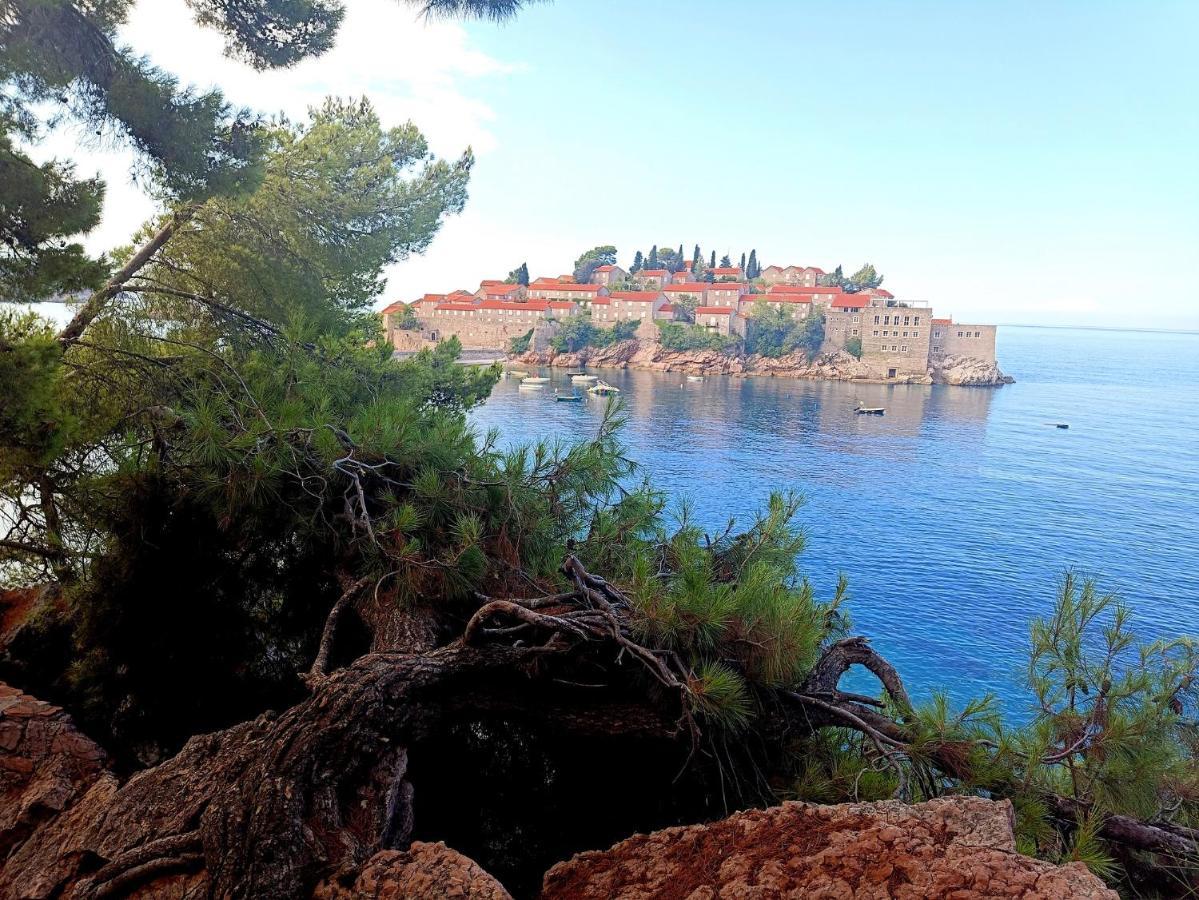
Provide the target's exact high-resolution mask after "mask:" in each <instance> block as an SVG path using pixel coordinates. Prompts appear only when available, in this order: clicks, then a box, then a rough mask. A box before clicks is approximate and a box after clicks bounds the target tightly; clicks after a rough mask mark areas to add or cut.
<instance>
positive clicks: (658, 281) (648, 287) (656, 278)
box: [633, 269, 670, 291]
mask: <svg viewBox="0 0 1199 900" xmlns="http://www.w3.org/2000/svg"><path fill="white" fill-rule="evenodd" d="M633 280H634V281H635V282H637V284H639V285H640V286H641V290H643V291H660V290H662V288H664V287H666V285H668V284H670V273H669V272H667V271H666V270H665V269H642V270H641V271H640V272H638V273H637V274H636V275H634V276H633Z"/></svg>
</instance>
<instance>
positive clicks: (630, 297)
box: [381, 246, 1013, 386]
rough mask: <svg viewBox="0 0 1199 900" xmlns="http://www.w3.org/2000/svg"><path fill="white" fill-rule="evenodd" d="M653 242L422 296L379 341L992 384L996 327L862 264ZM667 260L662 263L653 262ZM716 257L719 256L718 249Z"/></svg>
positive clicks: (542, 360) (529, 359) (402, 347)
mask: <svg viewBox="0 0 1199 900" xmlns="http://www.w3.org/2000/svg"><path fill="white" fill-rule="evenodd" d="M696 250H697V252H696V255H695V257H694V258H693V259H692V260H689V261H684V260H683V259H682V254H681V248H680V252H678V253H675V252H674V251H659V250H658V249H657V247H654V248H653V250H651V252H650V257H649V259H648V261H647V260H646V259H645V257H644V256H643V254H641V253H640V252H638V254H637V257H636V258H635V260H634V264H633V265H632V266H631V267H630V269H629V270H625V269H623V268H621V267H620V266H618V265H617V264H616V263H615V250H614V248H612V247H610V246H602V247H597V248H595V249H594V250H591V251H588V252H587V253H585V254H583V256H581V257H580V258H579V260H578V261H576V265H575V270H574V272H573V273H572V274H568V275H558V276H546V277H540V278H537V279H534V280H531V281H530V280H529V278H528V270H527V267H526V266H523V265H522V266H521V267H519V268H518V269H516V270H514V271H513V272H512V273H511V274H510V275H509V276H508V278H507V279H503V280H500V279H494V280H484V281H483V282H482V283H481V284H480V285H479V287H478V289H477V290H475V291H467V290H461V289H460V290H455V291H452V292H450V293H444V294H438V293H429V294H425V295H423V296H422V297H420V298H418V299H416V300H414V301H411V302H396V303H392V304H391V305H389V306H387V307H386V308H385V309H383V310H382V312H381V315H382V318H383V327H384V330H385V332H386V335H387V340H388V341H389V342H390V343H391V345H392V346H393V347H394V348H395V350H396V352H397V353H401V354H404V353H411V352H413V351H416V350H420V349H422V348H424V347H427V346H432V345H435V344H437V343H438V342H440V341H444V340H447V339H449V338H450V337H454V338H457V339H458V341H459V342H460V343H461V345H462V347H463V349H464V350H465V351H468V352H479V351H482V352H490V353H492V354H494V355H495V356H497V357H507V358H509V359H513V360H516V361H518V362H519V363H520V364H522V365H536V366H555V367H563V368H576V367H579V366H592V367H597V368H633V369H647V370H653V371H663V372H684V373H687V374H695V375H742V376H753V375H757V376H775V377H793V378H825V379H836V380H853V381H866V382H878V383H894V384H952V385H978V386H996V385H1001V384H1007V383H1010V382H1011V381H1012V380H1013V379H1012V378H1011V377H1010V376H1008V375H1005V374H1004V373H1003V372H1001V371H1000V369H999V365H998V362H997V360H996V357H995V334H996V326H995V325H981V324H967V323H962V322H955V321H954V320H953V318H952V317H951V316H945V315H940V316H938V315H937V314H936V313H935V312H934V310H933V309H932V307H931V306H930V305H929V304H928V303H927V302H925V301H922V300H912V299H903V300H901V299H898V298H897V297H896V296H895V295H894V294H893V293H891V292H890V291H889V290H886V289H883V288H882V287H881V286H880V285H881V282H882V278H881V276H879V275H878V274H877V273H876V272H875V271H874V267H873V266H869V265H867V266H863V267H862V269H860V270H859V271H858V272H857V273H855V274H854V275H852V276H848V277H847V276H845V275H843V274H842V272H841V267H840V266H838V267H837V269H836V270H834V271H833V272H825V271H824V270H823V269H821V268H819V267H816V266H799V265H787V266H779V265H770V266H766V267H764V268H763V267H760V266H758V264H757V262H756V259H755V256H756V251H755V254H752V255H751V256H750V259H749V262H748V263H745V262H744V257H743V264H742V265H731V264H730V265H715V259H714V258H713V259H712V265H705V263H704V260H703V258H702V257H701V256H700V254H699V252H698V247H697V248H696ZM664 258H665V259H666V260H667V262H666V264H665V267H660V266H663V263H662V262H661V260H662V259H664ZM721 262H722V263H727V262H729V260H728V258H727V257H726V258H725V259H724V260H722V261H721Z"/></svg>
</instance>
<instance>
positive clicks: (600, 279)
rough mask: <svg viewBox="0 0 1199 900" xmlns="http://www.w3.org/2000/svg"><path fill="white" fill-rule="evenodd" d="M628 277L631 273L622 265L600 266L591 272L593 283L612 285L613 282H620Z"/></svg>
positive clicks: (605, 285)
mask: <svg viewBox="0 0 1199 900" xmlns="http://www.w3.org/2000/svg"><path fill="white" fill-rule="evenodd" d="M628 277H629V273H628V272H626V271H625V270H624V269H622V268H621V267H620V266H598V267H596V269H595V271H594V272H592V273H591V283H592V284H602V285H603V286H604V287H610V286H611V285H613V284H619V283H620V282H622V281H624V280H625V279H627V278H628Z"/></svg>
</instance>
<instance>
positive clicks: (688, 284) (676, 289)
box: [662, 281, 711, 294]
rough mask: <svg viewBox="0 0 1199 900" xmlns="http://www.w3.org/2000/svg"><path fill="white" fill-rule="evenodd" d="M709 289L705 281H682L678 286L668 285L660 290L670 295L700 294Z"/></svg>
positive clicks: (709, 286)
mask: <svg viewBox="0 0 1199 900" xmlns="http://www.w3.org/2000/svg"><path fill="white" fill-rule="evenodd" d="M709 288H711V285H710V284H708V283H707V282H706V281H683V282H680V283H678V284H668V285H666V287H664V288H662V290H664V291H666V292H667V293H670V294H702V293H703V292H704V291H706V290H708V289H709Z"/></svg>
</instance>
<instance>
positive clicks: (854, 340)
mask: <svg viewBox="0 0 1199 900" xmlns="http://www.w3.org/2000/svg"><path fill="white" fill-rule="evenodd" d="M845 352H846V353H848V354H849V355H850V356H856V357H857V358H858V359H861V358H862V339H861V338H860V337H851V338H849V339H847V340H846V341H845Z"/></svg>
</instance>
